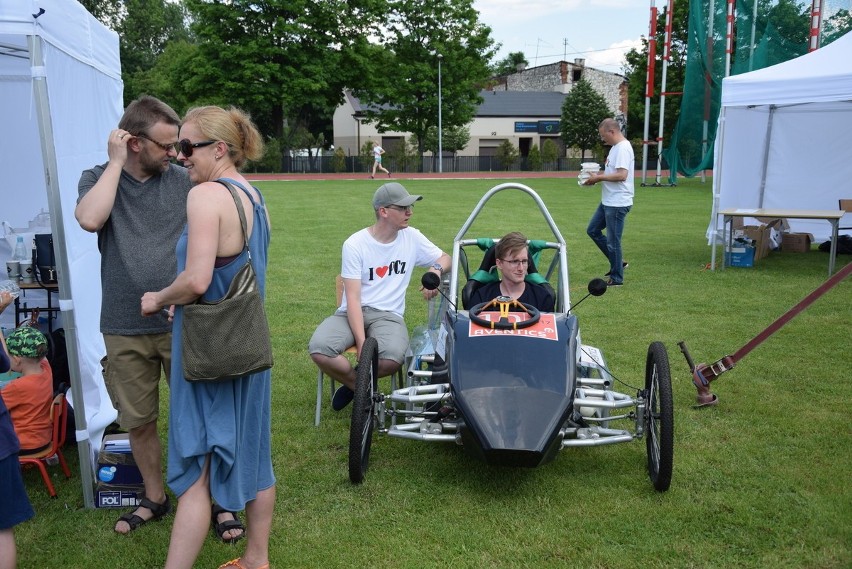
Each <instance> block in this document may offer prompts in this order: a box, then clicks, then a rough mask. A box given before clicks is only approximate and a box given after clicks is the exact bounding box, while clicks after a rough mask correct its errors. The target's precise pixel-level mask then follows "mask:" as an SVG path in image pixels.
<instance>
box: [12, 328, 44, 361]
mask: <svg viewBox="0 0 852 569" xmlns="http://www.w3.org/2000/svg"><path fill="white" fill-rule="evenodd" d="M6 348H7V349H8V351H9V355H11V356H19V357H22V358H43V357H44V356H46V355H47V338H45V337H44V334H42V333H41V332H39V331H38V330H37V329H35V328H32V327H30V326H24V327H22V328H18V329H16V330H14V331H13V332H12V333H11V334H9V337H8V338H6Z"/></svg>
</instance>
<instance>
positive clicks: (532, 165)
mask: <svg viewBox="0 0 852 569" xmlns="http://www.w3.org/2000/svg"><path fill="white" fill-rule="evenodd" d="M527 165H528V166H529V169H530V170H534V171H538V170H541V151H540V150H539V149H538V144H533V145H532V148H530V153H529V154H528V155H527Z"/></svg>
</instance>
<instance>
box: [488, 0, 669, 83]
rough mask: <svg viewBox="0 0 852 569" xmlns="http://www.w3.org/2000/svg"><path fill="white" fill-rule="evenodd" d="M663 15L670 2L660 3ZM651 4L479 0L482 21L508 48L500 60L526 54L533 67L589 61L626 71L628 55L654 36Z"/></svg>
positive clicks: (635, 0) (597, 0)
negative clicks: (644, 38) (650, 26)
mask: <svg viewBox="0 0 852 569" xmlns="http://www.w3.org/2000/svg"><path fill="white" fill-rule="evenodd" d="M656 4H657V9H658V10H661V8H662V6H663V5H665V4H666V2H664V1H662V0H657V1H656ZM650 6H651V3H650V1H648V0H474V7H475V8H476V9H477V10H479V14H480V20H481V21H482V22H483V23H485V24H487V25H488V26H490V27H491V30H492V37H493V38H494V39H495V40H496V41H497V42H499V43H501V44H503V45H502V47H501V48H500V51H499V53H498V59H502V58H503V57H505V56H506V55H508V54H509V53H511V52H515V51H522V52H523V53H524V55H526V58H527V61H529V64H530V67H534V66H536V65H545V64H547V63H554V62H556V61H560V60H562V59H565V60H567V61H574V59H575V58H577V57H584V58H585V59H586V65H587V66H589V67H594V68H597V69H602V70H604V71H612V72H614V73H621V72H622V61H623V56H624V53H625V52H627V51H628V50H629V49H630V48H631V47H634V46H637V47H638V46H639V45H640V43H639V38H640V36H643V35H644V36H647V35H648V21H649V14H650Z"/></svg>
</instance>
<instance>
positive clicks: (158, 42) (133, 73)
mask: <svg viewBox="0 0 852 569" xmlns="http://www.w3.org/2000/svg"><path fill="white" fill-rule="evenodd" d="M82 4H83V6H84V7H85V8H86V9H87V10H88V11H89V12H90V13H91V14H92V15H93V16H95V17H96V18H97V19H98V20H100V21H101V22H102V23H103V24H104V25H106V26H108V27H109V28H111V29H112V30H114V31H115V32H117V33H118V37H119V51H120V56H121V77H122V79H123V80H124V103H125V105H126V104H128V103H130V102H131V101H132V100H134V99H136V98H137V97H138V96H139V95H142V94H144V93H147V94H152V95H156V96H160V94H158V93H156V92H154V91H152V90H150V87H151V86H152V85H153V82H152V80H151V79H150V78H148V77H147V74H148V73H149V72H150V70H151V69H152V68H154V67H155V66H156V64H157V60H158V58H159V57H160V56H161V55H162V54H163V53H164V51H165V49H166V46H168V45H169V44H171V43H174V42H181V43H183V42H186V41H188V40H190V39H191V35H190V31H189V29H188V28H187V25H186V21H187V13H186V10H185V9H184V7H183V5H182V4H180V3H174V2H169V1H167V0H84V1H83V2H82ZM164 100H165V99H164ZM167 102H169V103H171V101H167Z"/></svg>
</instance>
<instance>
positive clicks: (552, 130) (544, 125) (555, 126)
mask: <svg viewBox="0 0 852 569" xmlns="http://www.w3.org/2000/svg"><path fill="white" fill-rule="evenodd" d="M538 132H539V134H559V121H538Z"/></svg>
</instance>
